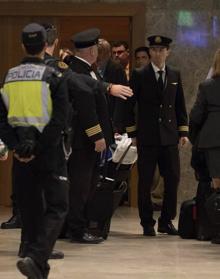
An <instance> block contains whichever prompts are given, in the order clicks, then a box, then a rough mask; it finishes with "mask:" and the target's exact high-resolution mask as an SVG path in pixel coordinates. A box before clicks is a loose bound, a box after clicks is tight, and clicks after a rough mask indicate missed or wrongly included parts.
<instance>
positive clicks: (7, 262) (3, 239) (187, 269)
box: [0, 207, 220, 279]
mask: <svg viewBox="0 0 220 279" xmlns="http://www.w3.org/2000/svg"><path fill="white" fill-rule="evenodd" d="M9 215H10V210H9V209H5V208H0V222H2V221H5V220H6V219H7V218H8V217H9ZM137 216H138V215H137V210H136V209H133V208H128V207H120V208H119V209H118V210H117V212H116V213H115V215H114V218H113V220H112V226H111V234H110V236H109V238H108V240H107V241H106V242H104V243H102V244H98V245H90V246H89V245H84V244H76V243H69V242H67V241H58V242H57V244H56V248H57V249H60V250H62V251H63V252H64V253H65V259H64V260H54V261H50V264H51V273H50V276H49V278H50V279H112V278H114V279H174V278H175V279H217V278H219V274H220V245H214V244H210V243H209V242H200V241H196V240H181V239H180V238H179V237H178V236H167V235H157V237H153V238H152V237H143V236H142V230H141V227H140V226H139V220H138V217H137ZM18 243H19V230H0V279H15V278H16V279H22V278H25V277H23V276H22V275H20V273H19V272H18V271H17V270H16V267H15V264H16V260H17V256H16V254H17V248H18Z"/></svg>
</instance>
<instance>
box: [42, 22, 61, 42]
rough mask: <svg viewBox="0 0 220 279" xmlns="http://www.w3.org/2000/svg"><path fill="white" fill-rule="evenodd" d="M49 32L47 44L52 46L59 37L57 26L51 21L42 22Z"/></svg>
mask: <svg viewBox="0 0 220 279" xmlns="http://www.w3.org/2000/svg"><path fill="white" fill-rule="evenodd" d="M41 25H42V26H43V27H44V29H45V30H46V32H47V44H48V46H52V45H53V44H54V42H55V40H56V39H57V37H58V34H57V28H56V27H55V26H54V25H53V24H51V23H42V24H41Z"/></svg>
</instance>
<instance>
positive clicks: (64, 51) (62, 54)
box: [59, 48, 73, 61]
mask: <svg viewBox="0 0 220 279" xmlns="http://www.w3.org/2000/svg"><path fill="white" fill-rule="evenodd" d="M68 55H73V53H72V51H71V50H69V49H68V48H64V49H62V48H61V49H60V50H59V57H60V59H61V60H62V61H63V60H64V58H65V57H66V56H68Z"/></svg>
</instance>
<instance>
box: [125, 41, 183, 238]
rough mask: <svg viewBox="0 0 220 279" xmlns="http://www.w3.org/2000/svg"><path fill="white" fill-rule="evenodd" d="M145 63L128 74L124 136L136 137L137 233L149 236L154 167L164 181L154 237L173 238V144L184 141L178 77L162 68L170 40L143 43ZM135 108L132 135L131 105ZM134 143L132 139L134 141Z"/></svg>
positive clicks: (177, 171)
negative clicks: (146, 45)
mask: <svg viewBox="0 0 220 279" xmlns="http://www.w3.org/2000/svg"><path fill="white" fill-rule="evenodd" d="M148 41H149V44H150V56H151V63H150V64H149V65H148V66H146V67H144V68H143V69H142V70H139V71H134V72H133V75H132V77H131V81H130V82H131V87H132V89H133V91H134V97H133V98H132V99H131V100H130V101H129V104H128V114H127V115H128V119H127V121H128V125H127V128H126V129H127V132H128V133H129V135H130V136H131V137H133V138H135V137H137V147H138V156H139V157H138V174H139V182H138V208H139V215H140V219H141V225H142V226H143V234H144V235H150V236H155V230H154V225H155V220H154V219H153V208H152V202H151V194H150V193H151V185H152V180H153V175H154V172H155V167H156V165H157V164H158V165H159V170H160V174H161V175H162V176H163V178H164V188H165V192H164V199H163V205H162V211H161V216H160V218H159V220H158V232H161V233H168V234H171V235H175V234H177V231H176V229H175V227H174V226H173V224H172V222H171V220H172V219H173V218H174V217H175V215H176V205H177V186H178V183H179V176H180V162H179V152H178V144H179V145H180V146H183V145H184V144H185V143H186V142H187V138H186V136H187V131H188V126H187V114H186V108H185V101H184V95H183V88H182V82H181V78H180V73H179V72H178V71H175V70H173V69H172V68H171V67H169V66H167V65H166V58H167V56H168V55H169V44H170V43H171V41H172V40H171V39H169V38H166V37H162V36H151V37H149V38H148ZM136 102H137V104H138V110H137V119H138V120H137V131H136V127H135V115H134V106H135V103H136ZM134 141H135V140H134Z"/></svg>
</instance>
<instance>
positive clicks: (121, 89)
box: [109, 84, 133, 100]
mask: <svg viewBox="0 0 220 279" xmlns="http://www.w3.org/2000/svg"><path fill="white" fill-rule="evenodd" d="M109 93H110V94H111V95H112V96H115V97H119V98H121V99H124V100H127V98H128V97H131V96H132V95H133V91H132V89H131V88H130V87H128V86H124V85H120V84H112V86H111V89H110V92H109Z"/></svg>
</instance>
